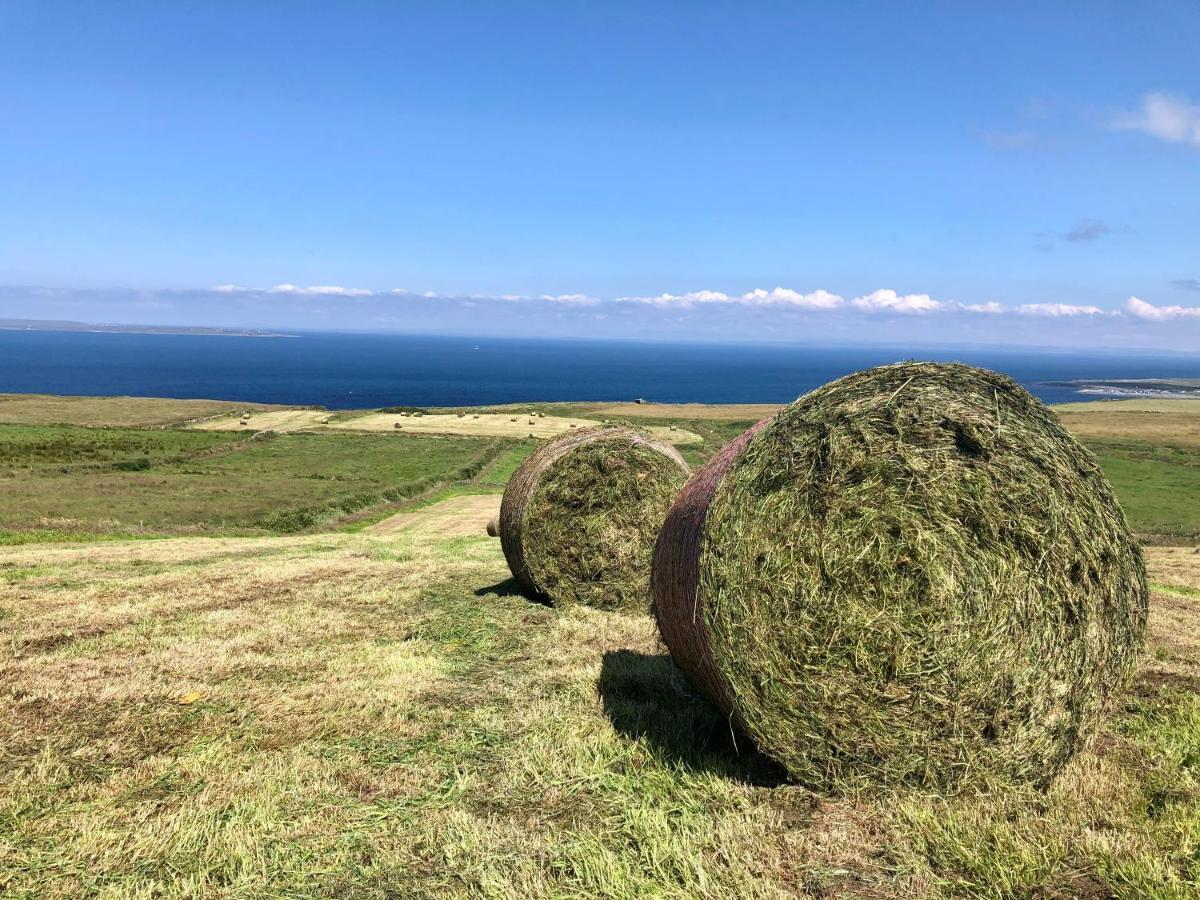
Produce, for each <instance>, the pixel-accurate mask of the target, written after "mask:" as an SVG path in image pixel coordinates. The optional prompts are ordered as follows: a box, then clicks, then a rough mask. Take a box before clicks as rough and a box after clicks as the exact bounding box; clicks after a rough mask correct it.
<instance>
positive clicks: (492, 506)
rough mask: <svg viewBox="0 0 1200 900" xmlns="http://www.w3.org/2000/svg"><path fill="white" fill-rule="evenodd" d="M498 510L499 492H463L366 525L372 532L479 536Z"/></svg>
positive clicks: (497, 513) (496, 514)
mask: <svg viewBox="0 0 1200 900" xmlns="http://www.w3.org/2000/svg"><path fill="white" fill-rule="evenodd" d="M499 514H500V494H466V495H463V496H461V497H451V498H450V499H448V500H441V501H439V502H437V503H434V504H431V505H430V506H427V507H425V508H424V509H417V510H413V511H411V512H403V513H397V514H396V515H394V516H391V517H389V518H387V519H384V520H383V521H382V522H376V523H375V524H374V525H371V526H370V527H369V528H367V531H370V532H372V533H374V534H394V533H395V532H398V531H420V532H422V533H424V534H430V535H436V536H438V537H478V536H479V535H481V534H483V533H484V531H485V529H486V528H487V523H488V520H489V519H492V518H495V517H496V516H498V515H499Z"/></svg>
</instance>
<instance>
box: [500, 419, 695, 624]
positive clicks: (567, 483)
mask: <svg viewBox="0 0 1200 900" xmlns="http://www.w3.org/2000/svg"><path fill="white" fill-rule="evenodd" d="M688 475H689V471H688V468H687V464H686V463H684V461H683V458H682V457H681V456H680V455H679V453H678V451H676V450H675V448H673V447H671V446H669V445H666V444H663V443H660V442H658V441H656V440H654V439H653V438H651V437H649V436H648V435H647V434H646V433H645V432H642V431H639V430H637V429H634V428H626V427H609V428H602V427H597V428H589V429H581V430H579V431H576V432H571V433H569V434H567V435H565V436H563V437H561V438H558V439H557V440H554V441H550V442H548V443H545V444H543V445H541V446H540V447H538V449H536V450H535V451H534V452H533V453H532V454H530V456H529V457H527V458H526V460H525V462H523V463H522V464H521V466H520V467H519V468H518V469H517V471H516V472H515V473H514V474H513V476H512V478H511V480H510V481H509V483H508V487H507V488H506V489H505V491H504V499H503V502H502V503H501V506H500V539H501V542H502V544H503V547H504V556H505V558H506V559H507V560H508V565H509V568H510V569H511V570H512V573H513V575H514V576H515V577H516V578H517V580H518V581H519V582H520V583H521V585H522V586H523V587H524V588H525V590H526V591H527V592H529V593H530V594H531V595H533V596H536V597H539V598H542V599H545V600H548V601H549V602H551V603H554V604H556V605H564V604H570V603H584V604H587V605H590V606H596V607H600V608H604V609H628V610H641V611H646V610H648V609H649V607H650V555H651V552H652V550H653V548H654V541H655V538H656V537H657V535H658V529H659V527H660V526H661V525H662V522H663V519H664V518H665V516H666V514H667V509H668V508H669V507H670V505H671V501H672V500H673V499H674V498H675V495H676V493H677V492H678V491H679V489H680V488H681V487H682V486H683V484H684V482H686V481H687V478H688Z"/></svg>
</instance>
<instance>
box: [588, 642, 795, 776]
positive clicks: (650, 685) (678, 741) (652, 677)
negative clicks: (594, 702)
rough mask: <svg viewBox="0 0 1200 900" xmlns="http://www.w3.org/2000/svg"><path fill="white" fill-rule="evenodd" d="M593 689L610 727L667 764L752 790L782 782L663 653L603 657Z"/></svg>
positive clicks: (780, 771) (775, 768)
mask: <svg viewBox="0 0 1200 900" xmlns="http://www.w3.org/2000/svg"><path fill="white" fill-rule="evenodd" d="M596 687H597V690H598V691H599V693H600V701H601V703H602V704H603V706H604V713H605V715H607V716H608V718H609V721H611V722H612V724H613V727H614V728H616V729H617V731H619V732H620V733H621V734H623V735H625V736H626V737H629V738H634V739H644V740H645V741H646V742H647V743H649V744H650V745H651V746H652V747H653V748H654V749H655V750H656V751H658V752H659V753H661V754H662V755H663V756H664V757H666V758H667V759H668V760H670V761H673V762H676V763H680V764H682V765H685V766H687V767H688V768H690V769H693V770H695V771H699V772H714V773H717V774H720V775H724V776H725V777H728V778H732V779H734V780H736V781H741V782H744V783H746V784H751V785H754V786H756V787H779V786H780V785H782V784H785V783H787V776H786V773H785V772H784V771H783V769H782V768H780V767H779V766H778V765H776V764H775V763H774V762H772V761H771V760H770V759H768V758H767V757H766V756H764V755H763V754H762V753H760V752H759V751H758V750H757V748H755V747H754V745H753V744H751V743H750V741H749V740H748V739H747V738H745V737H743V736H741V735H738V736H737V737H736V738H735V737H734V735H733V732H732V731H731V730H730V727H729V723H728V722H727V721H726V720H725V718H724V717H723V716H722V715H721V714H720V712H718V710H717V709H716V708H715V707H714V706H712V705H711V704H709V703H708V702H707V701H705V700H704V699H702V698H701V697H699V696H698V695H696V694H695V693H693V692H692V690H691V688H690V687H689V686H688V684H687V681H686V680H685V679H684V676H683V673H682V672H680V671H679V669H678V668H677V667H676V666H675V664H674V663H673V662H672V661H671V657H670V656H669V655H668V654H666V653H661V654H656V655H650V654H646V653H635V652H634V651H632V650H613V651H610V652H608V653H605V654H604V658H603V661H602V662H601V665H600V679H599V681H598V682H597V684H596Z"/></svg>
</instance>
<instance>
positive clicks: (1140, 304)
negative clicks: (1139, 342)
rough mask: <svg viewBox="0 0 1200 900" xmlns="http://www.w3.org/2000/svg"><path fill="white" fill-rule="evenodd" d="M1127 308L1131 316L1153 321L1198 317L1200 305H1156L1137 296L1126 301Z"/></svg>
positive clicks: (1199, 316)
mask: <svg viewBox="0 0 1200 900" xmlns="http://www.w3.org/2000/svg"><path fill="white" fill-rule="evenodd" d="M1125 309H1126V310H1128V311H1129V314H1130V315H1131V316H1136V317H1137V318H1139V319H1147V320H1149V321H1151V322H1167V321H1170V320H1171V319H1184V318H1198V319H1200V306H1155V305H1154V304H1153V303H1147V302H1146V301H1145V300H1141V299H1139V298H1137V297H1130V298H1129V299H1128V300H1126V301H1125Z"/></svg>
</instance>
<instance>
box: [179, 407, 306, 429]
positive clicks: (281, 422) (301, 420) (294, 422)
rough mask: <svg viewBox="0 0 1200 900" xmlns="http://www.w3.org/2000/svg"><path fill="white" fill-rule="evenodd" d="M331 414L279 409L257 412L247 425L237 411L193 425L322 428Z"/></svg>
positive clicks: (202, 426) (219, 427)
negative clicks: (230, 414)
mask: <svg viewBox="0 0 1200 900" xmlns="http://www.w3.org/2000/svg"><path fill="white" fill-rule="evenodd" d="M329 416H330V414H329V413H327V412H323V411H321V410H312V409H279V410H272V411H268V412H255V413H254V414H253V415H251V416H250V419H249V421H248V422H247V423H246V424H245V425H243V424H242V420H241V416H240V413H235V414H234V415H232V416H228V417H222V418H219V419H208V420H206V421H203V422H197V423H195V424H194V425H193V426H192V427H194V428H201V429H204V430H206V431H276V432H280V433H282V432H287V431H304V430H306V429H311V428H321V427H322V426H323V425H324V423H325V422H326V421H327V420H328V419H329Z"/></svg>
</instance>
